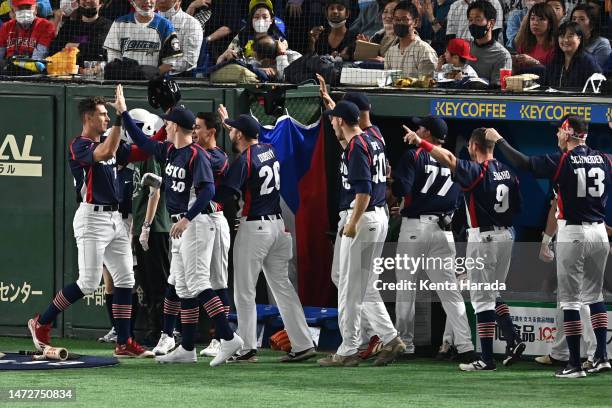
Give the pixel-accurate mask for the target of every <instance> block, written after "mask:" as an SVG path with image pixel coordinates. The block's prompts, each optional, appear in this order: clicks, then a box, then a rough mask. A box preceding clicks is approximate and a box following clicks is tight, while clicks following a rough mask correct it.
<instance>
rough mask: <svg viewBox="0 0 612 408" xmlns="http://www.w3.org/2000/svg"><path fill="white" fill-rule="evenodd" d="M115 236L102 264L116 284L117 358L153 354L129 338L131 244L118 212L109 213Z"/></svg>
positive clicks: (105, 251) (114, 315) (131, 271)
mask: <svg viewBox="0 0 612 408" xmlns="http://www.w3.org/2000/svg"><path fill="white" fill-rule="evenodd" d="M112 223H113V230H114V236H113V239H112V241H111V242H110V243H109V244H108V245H107V246H106V248H105V250H104V264H106V266H107V267H108V271H109V272H110V274H111V277H112V278H113V282H114V284H115V289H114V296H113V318H114V319H115V325H116V326H117V327H116V328H115V329H116V330H117V345H116V347H115V353H114V355H115V356H116V357H141V358H142V357H153V356H154V354H153V353H152V352H151V351H148V350H146V349H144V348H143V347H142V346H141V345H140V344H138V343H137V342H136V341H135V340H134V339H133V338H131V337H130V328H131V324H132V322H131V317H132V305H133V298H132V289H133V288H134V269H133V267H134V266H133V257H132V247H131V245H130V239H129V235H128V233H127V231H126V230H125V224H124V223H123V220H122V219H121V214H119V213H113V214H112Z"/></svg>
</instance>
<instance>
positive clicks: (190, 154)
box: [155, 142, 214, 214]
mask: <svg viewBox="0 0 612 408" xmlns="http://www.w3.org/2000/svg"><path fill="white" fill-rule="evenodd" d="M155 158H156V159H157V160H158V161H159V162H161V163H165V166H164V169H163V179H164V191H165V193H166V207H167V208H168V211H169V212H170V214H182V213H186V212H187V210H188V208H189V202H190V200H191V199H192V198H195V197H196V196H197V195H198V193H199V191H200V189H201V188H202V186H203V185H204V184H206V183H211V184H212V183H214V177H213V172H212V167H211V165H210V155H209V154H208V153H207V152H206V150H204V149H203V148H202V147H200V146H199V145H197V144H195V143H192V144H190V145H187V146H184V147H181V148H180V149H177V148H175V147H174V145H173V144H172V143H170V142H158V143H157V145H156V147H155Z"/></svg>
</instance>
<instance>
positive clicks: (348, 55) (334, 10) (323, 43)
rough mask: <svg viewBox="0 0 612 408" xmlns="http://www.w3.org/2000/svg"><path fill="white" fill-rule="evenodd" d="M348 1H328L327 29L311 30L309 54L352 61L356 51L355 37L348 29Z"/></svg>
mask: <svg viewBox="0 0 612 408" xmlns="http://www.w3.org/2000/svg"><path fill="white" fill-rule="evenodd" d="M349 9H350V4H349V1H348V0H328V2H327V6H326V7H325V15H326V17H327V23H328V26H327V27H323V26H319V27H314V28H312V29H311V30H310V33H309V37H308V52H309V53H316V54H318V55H331V56H333V57H339V58H342V60H344V61H347V60H352V59H353V53H354V51H355V38H356V37H355V36H354V35H352V34H351V33H350V32H349V30H348V28H347V27H346V22H347V20H348V18H349V16H350V11H349Z"/></svg>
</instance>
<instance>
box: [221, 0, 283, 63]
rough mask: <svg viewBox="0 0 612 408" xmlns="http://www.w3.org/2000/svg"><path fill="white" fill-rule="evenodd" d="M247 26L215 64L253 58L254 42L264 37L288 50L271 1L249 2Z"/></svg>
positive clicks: (280, 24) (279, 21) (257, 0)
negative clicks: (271, 39)
mask: <svg viewBox="0 0 612 408" xmlns="http://www.w3.org/2000/svg"><path fill="white" fill-rule="evenodd" d="M248 21H249V22H250V24H247V25H246V26H245V27H243V28H242V29H241V30H240V31H239V32H238V34H237V35H236V36H235V37H234V39H233V40H232V42H231V43H230V45H229V47H228V48H227V50H226V51H225V52H224V53H223V54H221V55H220V56H219V58H218V59H217V63H218V64H220V63H222V62H224V61H230V60H232V59H237V58H240V59H244V58H249V57H252V56H253V44H254V42H255V40H257V39H259V38H262V37H264V36H266V35H269V36H271V37H272V38H274V40H275V41H277V42H279V43H283V44H282V45H281V46H282V47H284V48H285V49H286V48H288V44H287V40H286V39H285V34H284V31H283V30H284V23H283V22H282V20H280V19H277V18H275V17H274V8H273V6H272V1H271V0H251V1H250V2H249V17H248Z"/></svg>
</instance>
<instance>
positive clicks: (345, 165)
mask: <svg viewBox="0 0 612 408" xmlns="http://www.w3.org/2000/svg"><path fill="white" fill-rule="evenodd" d="M325 114H326V115H327V116H329V117H330V120H331V123H332V126H333V128H334V132H335V134H336V137H337V138H338V140H344V141H345V142H346V143H347V145H346V149H345V152H344V155H343V160H342V163H341V177H342V180H341V182H342V188H343V189H345V190H347V191H348V193H347V197H348V199H350V204H349V209H348V211H347V215H346V220H347V221H346V224H345V225H344V228H343V236H342V239H341V242H340V243H339V244H340V255H339V260H340V265H339V280H338V312H339V316H338V321H339V325H340V332H341V335H342V344H341V345H340V347H339V348H338V350H337V351H336V353H335V354H332V355H330V356H329V357H326V358H323V359H320V360H318V363H319V365H321V366H324V367H328V366H336V367H351V366H357V365H359V362H360V358H359V353H358V347H359V342H360V341H359V340H360V327H361V314H362V312H363V313H365V315H366V316H367V319H368V321H369V323H370V324H371V325H372V329H373V330H374V332H376V333H377V334H379V335H380V337H381V340H382V342H383V349H382V351H381V352H380V353H379V355H378V357H377V358H376V360H375V361H374V364H375V365H385V364H387V363H389V362H391V361H393V360H394V359H395V357H396V356H397V355H398V354H399V353H402V352H403V351H404V350H405V348H406V346H405V345H404V343H403V342H402V341H401V339H400V338H399V336H398V335H397V331H396V330H395V328H394V327H393V323H392V322H391V319H390V318H389V314H388V313H387V310H386V308H385V305H384V303H383V302H382V300H381V298H380V294H379V293H378V292H377V291H376V289H374V286H373V285H372V283H373V278H374V274H373V273H372V262H373V260H374V258H375V257H379V256H380V254H381V253H382V245H383V243H384V240H385V237H386V234H387V222H388V219H387V214H386V212H385V208H384V205H385V192H386V157H385V150H384V144H383V143H382V141H381V140H380V139H378V138H375V137H371V136H369V135H368V134H366V133H364V132H363V131H362V130H361V129H360V128H359V108H358V107H357V105H355V104H354V103H352V102H349V101H340V102H338V104H337V105H336V106H335V107H334V109H332V110H327V111H325ZM343 197H344V195H343ZM336 245H338V243H336ZM366 300H367V301H366Z"/></svg>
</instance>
